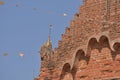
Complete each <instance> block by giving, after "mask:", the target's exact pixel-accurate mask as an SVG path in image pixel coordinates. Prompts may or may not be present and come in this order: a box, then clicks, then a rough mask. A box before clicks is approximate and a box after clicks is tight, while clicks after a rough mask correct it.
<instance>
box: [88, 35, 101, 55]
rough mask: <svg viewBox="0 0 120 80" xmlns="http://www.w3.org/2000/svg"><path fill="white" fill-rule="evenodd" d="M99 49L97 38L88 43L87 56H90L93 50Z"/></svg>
mask: <svg viewBox="0 0 120 80" xmlns="http://www.w3.org/2000/svg"><path fill="white" fill-rule="evenodd" d="M96 48H99V46H98V42H97V39H96V38H94V37H93V38H91V39H90V40H89V42H88V46H87V55H88V56H90V55H91V50H93V49H96Z"/></svg>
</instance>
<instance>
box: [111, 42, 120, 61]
mask: <svg viewBox="0 0 120 80" xmlns="http://www.w3.org/2000/svg"><path fill="white" fill-rule="evenodd" d="M113 48H114V50H115V52H114V53H113V54H112V56H113V59H118V58H119V60H120V57H118V55H119V56H120V42H116V43H114V45H113Z"/></svg>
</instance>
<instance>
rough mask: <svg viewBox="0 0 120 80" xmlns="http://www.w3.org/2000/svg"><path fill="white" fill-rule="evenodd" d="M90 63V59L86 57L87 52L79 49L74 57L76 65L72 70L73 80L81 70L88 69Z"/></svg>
mask: <svg viewBox="0 0 120 80" xmlns="http://www.w3.org/2000/svg"><path fill="white" fill-rule="evenodd" d="M88 62H89V58H88V57H87V56H85V52H84V51H83V50H82V49H79V50H78V51H77V52H76V54H75V57H74V64H73V67H72V70H71V73H72V75H73V79H75V76H76V72H77V71H78V70H79V69H80V70H83V69H85V68H86V67H87V64H88Z"/></svg>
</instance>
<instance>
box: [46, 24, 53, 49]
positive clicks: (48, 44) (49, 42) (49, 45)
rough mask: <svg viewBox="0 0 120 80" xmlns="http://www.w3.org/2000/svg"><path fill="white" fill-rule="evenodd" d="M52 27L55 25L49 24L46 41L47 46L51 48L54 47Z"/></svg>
mask: <svg viewBox="0 0 120 80" xmlns="http://www.w3.org/2000/svg"><path fill="white" fill-rule="evenodd" d="M52 27H53V26H52V25H50V26H49V35H48V40H47V42H46V46H47V47H49V48H51V49H52V43H51V40H50V37H51V30H52Z"/></svg>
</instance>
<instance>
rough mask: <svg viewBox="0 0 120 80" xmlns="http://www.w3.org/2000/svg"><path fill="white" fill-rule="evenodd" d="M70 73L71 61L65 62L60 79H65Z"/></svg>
mask: <svg viewBox="0 0 120 80" xmlns="http://www.w3.org/2000/svg"><path fill="white" fill-rule="evenodd" d="M70 74H71V66H70V64H69V63H65V64H64V66H63V68H62V72H61V75H60V80H64V77H65V76H66V75H70ZM71 75H72V74H71ZM71 77H72V76H71Z"/></svg>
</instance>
